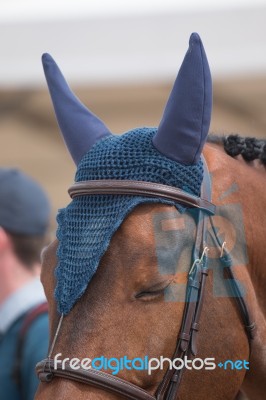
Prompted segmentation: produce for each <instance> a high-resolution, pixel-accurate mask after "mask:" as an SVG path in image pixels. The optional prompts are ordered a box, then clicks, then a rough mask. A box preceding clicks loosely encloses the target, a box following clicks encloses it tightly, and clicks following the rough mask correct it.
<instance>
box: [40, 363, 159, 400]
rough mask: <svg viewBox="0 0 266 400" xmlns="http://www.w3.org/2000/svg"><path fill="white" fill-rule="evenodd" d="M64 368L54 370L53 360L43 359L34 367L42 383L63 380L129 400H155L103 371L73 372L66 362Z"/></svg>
mask: <svg viewBox="0 0 266 400" xmlns="http://www.w3.org/2000/svg"><path fill="white" fill-rule="evenodd" d="M64 365H65V368H64V369H62V367H61V366H60V367H59V366H57V368H56V369H55V366H54V361H53V359H51V358H50V359H49V358H47V359H45V360H42V361H40V362H39V363H38V364H37V365H36V373H37V375H38V377H39V379H40V381H42V382H50V381H51V380H52V379H53V378H55V377H58V378H65V379H70V380H72V381H75V382H79V383H85V384H88V385H91V386H94V387H96V388H99V389H102V390H105V391H108V392H111V393H115V394H118V395H120V396H123V397H124V398H125V399H130V400H156V398H155V397H154V396H152V395H151V394H149V393H148V392H146V391H145V390H144V389H142V388H140V387H138V386H136V385H134V384H132V383H130V382H128V381H125V380H124V379H121V378H118V377H116V376H113V375H111V374H107V373H105V372H103V371H98V370H94V369H89V370H85V369H83V368H79V369H77V370H74V369H73V368H71V367H70V365H69V364H68V363H67V362H66V363H65V364H64Z"/></svg>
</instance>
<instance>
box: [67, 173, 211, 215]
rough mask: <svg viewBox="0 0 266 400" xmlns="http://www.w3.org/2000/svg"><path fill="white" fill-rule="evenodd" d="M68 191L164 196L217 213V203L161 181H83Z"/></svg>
mask: <svg viewBox="0 0 266 400" xmlns="http://www.w3.org/2000/svg"><path fill="white" fill-rule="evenodd" d="M68 193H69V195H70V197H71V198H74V197H77V196H85V195H92V194H98V195H99V194H115V195H117V194H123V195H132V196H138V195H139V196H147V197H162V198H165V199H169V200H174V201H177V202H178V203H180V204H184V205H186V206H189V207H196V208H199V209H201V210H203V211H205V212H207V213H208V214H211V215H214V214H215V205H214V204H212V203H210V202H209V201H208V200H205V199H203V198H201V197H197V196H194V195H192V194H189V193H187V192H185V191H183V190H181V189H178V188H175V187H172V186H167V185H162V184H160V183H152V182H144V181H131V180H116V179H108V180H93V181H83V182H77V183H75V184H74V185H72V186H71V187H70V188H69V190H68Z"/></svg>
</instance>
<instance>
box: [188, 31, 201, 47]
mask: <svg viewBox="0 0 266 400" xmlns="http://www.w3.org/2000/svg"><path fill="white" fill-rule="evenodd" d="M193 43H200V44H201V43H202V42H201V38H200V35H199V34H198V33H197V32H193V33H191V35H190V38H189V44H190V45H191V44H193Z"/></svg>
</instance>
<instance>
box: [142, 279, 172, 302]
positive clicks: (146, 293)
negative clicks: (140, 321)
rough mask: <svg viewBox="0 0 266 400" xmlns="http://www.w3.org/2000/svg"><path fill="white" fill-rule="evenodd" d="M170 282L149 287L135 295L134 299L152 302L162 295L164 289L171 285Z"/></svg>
mask: <svg viewBox="0 0 266 400" xmlns="http://www.w3.org/2000/svg"><path fill="white" fill-rule="evenodd" d="M171 282H172V281H169V280H168V281H166V282H162V283H159V284H156V285H154V286H151V287H149V288H147V289H144V290H141V291H140V292H138V293H137V294H136V295H135V298H136V299H141V300H153V299H155V298H158V297H160V296H162V295H163V294H164V291H165V289H166V288H167V287H168V286H169V285H170V284H171Z"/></svg>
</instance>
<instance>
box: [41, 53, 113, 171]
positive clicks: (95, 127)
mask: <svg viewBox="0 0 266 400" xmlns="http://www.w3.org/2000/svg"><path fill="white" fill-rule="evenodd" d="M42 62H43V69H44V73H45V77H46V80H47V84H48V88H49V92H50V96H51V99H52V102H53V106H54V110H55V114H56V118H57V121H58V124H59V127H60V129H61V132H62V134H63V137H64V140H65V142H66V145H67V147H68V150H69V152H70V154H71V156H72V158H73V160H74V162H75V163H76V164H78V163H79V161H80V160H81V158H82V156H83V155H84V154H85V153H87V151H89V150H90V148H91V147H92V146H93V145H94V143H96V142H97V141H98V140H100V139H102V138H103V137H105V136H108V135H110V134H111V132H110V131H109V129H108V128H107V127H106V126H105V124H104V123H103V122H102V121H101V120H100V119H99V118H97V117H96V116H95V115H94V114H93V113H92V112H90V111H89V110H88V109H87V108H86V107H85V106H84V105H83V104H82V103H81V102H80V100H79V99H78V98H77V97H76V96H75V95H74V94H73V92H72V91H71V89H70V88H69V86H68V84H67V82H66V80H65V78H64V76H63V75H62V73H61V71H60V69H59V68H58V66H57V64H56V63H55V61H54V60H53V58H52V57H51V56H50V55H49V54H43V56H42Z"/></svg>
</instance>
